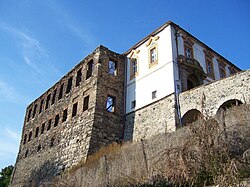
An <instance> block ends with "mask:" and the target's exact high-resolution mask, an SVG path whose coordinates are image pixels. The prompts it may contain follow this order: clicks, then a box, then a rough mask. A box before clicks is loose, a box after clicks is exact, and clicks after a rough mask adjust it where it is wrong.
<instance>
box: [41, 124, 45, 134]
mask: <svg viewBox="0 0 250 187" xmlns="http://www.w3.org/2000/svg"><path fill="white" fill-rule="evenodd" d="M44 128H45V123H43V124H42V128H41V134H43V133H44Z"/></svg>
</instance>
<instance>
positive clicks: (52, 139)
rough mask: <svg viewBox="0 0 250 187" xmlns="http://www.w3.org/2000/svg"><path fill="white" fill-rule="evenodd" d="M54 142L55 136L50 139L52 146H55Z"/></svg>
mask: <svg viewBox="0 0 250 187" xmlns="http://www.w3.org/2000/svg"><path fill="white" fill-rule="evenodd" d="M54 142H55V138H51V140H50V147H53V146H54Z"/></svg>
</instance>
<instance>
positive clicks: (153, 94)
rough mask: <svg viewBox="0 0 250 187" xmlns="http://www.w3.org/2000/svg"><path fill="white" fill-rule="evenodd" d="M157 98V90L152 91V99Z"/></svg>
mask: <svg viewBox="0 0 250 187" xmlns="http://www.w3.org/2000/svg"><path fill="white" fill-rule="evenodd" d="M155 98H157V90H155V91H153V92H152V99H155Z"/></svg>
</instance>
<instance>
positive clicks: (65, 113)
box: [62, 109, 68, 122]
mask: <svg viewBox="0 0 250 187" xmlns="http://www.w3.org/2000/svg"><path fill="white" fill-rule="evenodd" d="M67 116H68V110H67V109H65V110H64V111H63V118H62V122H64V121H66V120H67Z"/></svg>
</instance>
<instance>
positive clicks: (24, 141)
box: [23, 134, 27, 145]
mask: <svg viewBox="0 0 250 187" xmlns="http://www.w3.org/2000/svg"><path fill="white" fill-rule="evenodd" d="M26 140H27V134H25V135H24V138H23V145H24V144H26Z"/></svg>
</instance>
